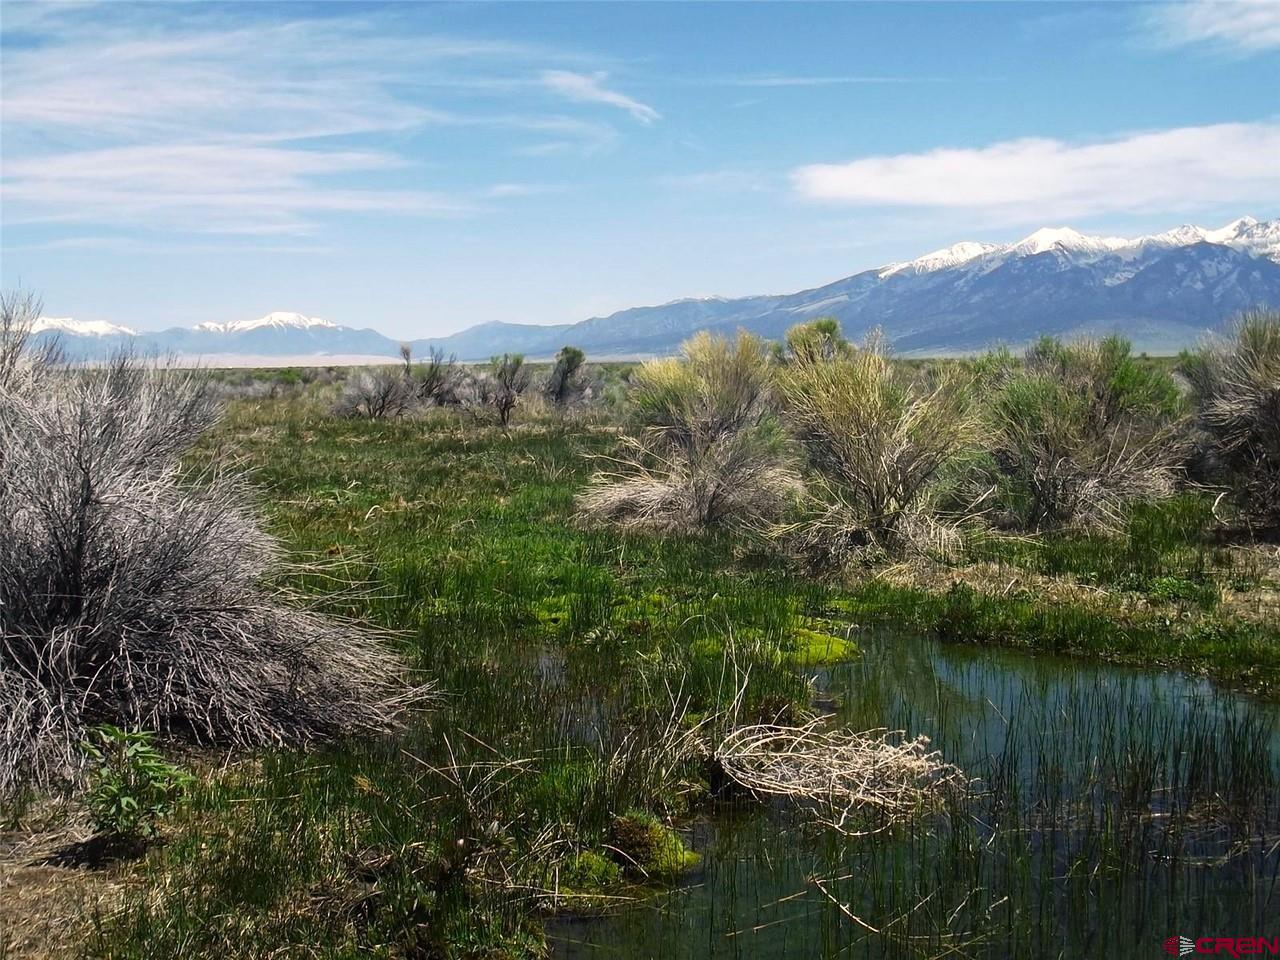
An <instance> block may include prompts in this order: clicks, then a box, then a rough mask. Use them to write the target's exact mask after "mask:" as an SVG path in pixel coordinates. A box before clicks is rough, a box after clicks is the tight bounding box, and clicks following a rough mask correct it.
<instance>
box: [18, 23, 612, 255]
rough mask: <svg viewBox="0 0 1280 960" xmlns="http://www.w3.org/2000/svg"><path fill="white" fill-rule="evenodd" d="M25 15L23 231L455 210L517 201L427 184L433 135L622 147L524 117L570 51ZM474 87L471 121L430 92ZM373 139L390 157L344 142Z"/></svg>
mask: <svg viewBox="0 0 1280 960" xmlns="http://www.w3.org/2000/svg"><path fill="white" fill-rule="evenodd" d="M21 6H22V7H23V10H22V11H20V12H19V14H18V15H17V16H15V17H12V18H11V17H9V16H8V8H7V7H6V36H8V34H9V33H13V32H16V33H17V34H20V35H21V39H22V42H20V43H14V44H12V45H11V46H7V47H6V49H5V54H4V58H3V61H0V69H2V71H3V77H2V79H3V86H4V110H3V114H2V115H0V126H2V129H3V138H4V146H5V150H4V157H3V164H2V166H0V174H3V186H2V187H0V198H2V199H3V203H4V216H5V219H6V220H7V221H9V222H12V223H20V222H35V221H39V222H55V223H68V224H71V223H77V224H97V225H101V226H104V227H111V228H118V227H138V226H142V227H148V228H152V229H156V230H160V231H164V232H168V233H174V232H187V233H209V232H229V233H239V234H245V233H248V234H254V233H269V234H277V233H280V234H283V233H299V234H302V233H312V232H314V231H315V229H316V218H317V216H318V215H321V214H327V213H335V212H346V213H360V212H378V213H383V212H385V213H395V214H403V215H419V216H436V215H442V214H443V215H457V214H461V213H465V212H470V211H476V210H483V209H489V208H490V206H491V205H480V204H477V203H476V202H475V201H476V200H477V199H479V198H481V197H483V198H484V199H488V200H500V199H502V198H503V197H513V196H515V194H514V193H505V194H504V193H502V192H498V193H490V194H488V195H485V194H484V193H483V191H484V188H483V187H482V186H478V185H477V186H474V187H471V188H469V189H468V188H463V187H455V188H454V189H455V190H456V191H457V192H456V194H455V195H453V196H449V195H445V194H443V193H441V192H438V191H434V190H432V189H429V186H430V185H429V184H424V183H423V181H424V179H425V177H426V176H427V175H428V174H433V175H434V174H435V173H436V168H435V167H433V166H431V165H430V164H429V163H427V162H424V159H423V158H421V157H420V156H419V155H418V154H417V153H415V150H416V151H419V152H420V151H421V150H422V144H423V142H424V140H425V136H424V134H423V131H424V130H426V129H427V128H430V129H431V132H432V135H433V136H434V135H435V133H436V131H439V138H443V137H445V136H449V137H465V136H467V135H468V131H471V130H484V129H489V130H500V131H504V132H505V134H506V136H507V137H508V139H509V141H510V143H509V147H508V149H510V150H512V151H514V152H521V151H528V152H543V153H567V154H580V155H590V154H593V153H598V152H602V151H604V150H607V149H609V148H610V147H612V146H613V144H614V143H615V140H616V136H617V131H616V130H615V129H614V128H613V127H612V126H610V125H609V124H607V123H602V122H598V121H593V120H588V119H579V118H576V117H571V116H563V115H560V114H558V113H557V114H550V115H548V114H545V113H540V112H538V111H537V110H536V109H533V110H531V109H528V107H529V102H530V95H531V94H534V95H536V96H541V91H542V90H543V89H544V86H543V83H542V81H541V79H540V73H539V71H540V69H541V67H542V66H543V65H545V64H548V63H552V62H558V63H565V62H568V63H570V64H576V63H577V62H578V61H576V60H575V58H574V57H573V56H572V55H563V54H560V53H557V52H555V51H550V50H546V49H544V48H541V47H538V46H535V45H526V44H520V43H509V42H505V41H489V40H472V39H465V38H456V37H449V36H440V35H434V34H424V33H422V32H421V31H418V30H411V29H405V30H397V29H394V27H395V26H396V19H397V17H398V14H397V13H396V12H394V11H391V10H388V11H382V12H380V13H379V14H378V15H377V17H373V16H356V15H351V16H333V17H330V16H324V17H315V18H311V19H307V18H298V19H285V20H273V19H270V18H265V17H264V18H261V19H256V20H255V22H254V23H253V25H252V26H251V27H250V26H246V25H245V22H244V18H243V17H241V16H239V15H238V13H237V12H236V11H234V10H232V9H231V8H224V7H218V6H216V5H214V6H211V7H201V6H194V5H192V6H184V5H177V6H163V7H150V6H145V5H144V6H142V7H137V6H134V5H128V4H99V5H94V4H80V5H75V4H58V5H43V6H41V8H40V9H39V10H31V9H27V8H28V7H35V6H37V5H21ZM10 20H12V21H13V22H12V23H11V22H10ZM459 88H461V89H464V90H465V91H466V93H465V101H464V103H465V106H463V107H459V108H458V109H449V108H448V107H452V106H454V104H446V105H445V106H441V105H439V104H437V103H434V102H427V103H423V102H422V100H421V99H420V98H421V97H422V96H423V94H424V92H426V91H429V90H436V91H437V93H438V95H440V96H446V95H449V94H451V93H453V94H454V95H455V97H456V92H455V91H456V90H457V89H459ZM566 112H567V111H566ZM445 130H448V131H451V132H449V133H445V132H444V131H445ZM370 135H380V136H379V139H378V142H379V144H380V146H379V149H362V150H352V149H351V148H350V147H349V144H350V142H352V141H351V138H356V137H359V138H362V141H361V142H367V140H368V137H369V136H370ZM336 138H347V139H346V140H344V141H340V140H338V139H336ZM453 179H454V181H455V182H456V181H457V178H456V177H455V178H453Z"/></svg>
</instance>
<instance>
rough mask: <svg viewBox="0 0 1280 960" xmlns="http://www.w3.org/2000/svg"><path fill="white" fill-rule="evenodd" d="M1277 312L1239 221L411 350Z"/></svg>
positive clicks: (89, 328) (668, 349) (67, 323)
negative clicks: (800, 326) (803, 326)
mask: <svg viewBox="0 0 1280 960" xmlns="http://www.w3.org/2000/svg"><path fill="white" fill-rule="evenodd" d="M1258 306H1262V307H1270V308H1280V219H1276V220H1270V221H1262V222H1259V221H1257V220H1255V219H1253V218H1252V217H1241V218H1239V219H1238V220H1233V221H1232V222H1231V223H1228V224H1226V225H1225V226H1222V227H1218V228H1216V229H1209V228H1205V227H1198V226H1191V225H1184V226H1180V227H1175V228H1174V229H1172V230H1167V231H1165V232H1163V233H1156V234H1151V235H1147V236H1140V237H1134V238H1131V239H1125V238H1121V237H1109V236H1091V235H1088V234H1084V233H1080V232H1079V231H1077V230H1074V229H1071V228H1070V227H1045V228H1042V229H1040V230H1037V231H1035V232H1034V233H1032V234H1030V235H1029V236H1027V237H1024V238H1023V239H1021V240H1018V241H1016V242H1013V243H1003V244H1001V243H982V242H976V241H964V242H961V243H957V244H953V245H952V246H949V247H945V248H943V249H941V250H935V251H934V252H932V253H928V254H925V255H924V256H922V257H918V258H916V259H914V260H908V261H904V262H900V263H893V264H888V265H886V266H883V267H879V268H875V269H870V270H864V271H862V272H860V273H856V274H853V275H852V276H848V277H844V278H843V279H840V280H836V281H834V282H832V283H828V284H825V285H823V286H819V287H815V288H812V289H809V290H802V291H799V292H798V293H791V294H772V295H761V296H751V297H739V298H725V297H699V298H685V299H682V300H676V301H672V302H670V303H664V304H660V305H658V306H643V307H631V308H628V309H626V310H619V311H617V312H616V313H612V314H609V315H608V316H604V317H592V318H590V319H588V320H583V321H581V322H580V323H572V324H570V323H566V324H557V325H554V326H537V325H531V324H518V323H506V322H489V323H484V324H480V325H478V326H474V327H470V328H468V329H466V330H463V331H461V332H459V333H456V334H452V335H450V336H448V337H439V338H433V339H430V340H416V341H413V343H412V347H413V351H414V354H415V355H419V356H420V355H423V354H425V353H426V352H427V350H428V349H432V348H434V349H439V350H442V351H444V353H445V354H446V355H449V354H456V355H457V357H458V358H459V359H461V360H482V359H484V358H486V357H489V356H492V355H494V354H500V353H504V352H509V351H515V352H520V353H524V354H526V355H527V356H529V357H530V358H546V357H550V356H552V355H554V353H555V352H556V350H558V349H559V348H560V347H562V346H564V345H566V344H573V345H574V346H577V347H581V348H582V349H583V350H585V351H587V353H588V354H592V355H595V356H601V357H603V356H612V357H626V356H645V355H660V354H668V353H672V352H674V351H676V350H677V349H678V348H679V345H680V343H681V342H682V341H683V340H685V339H686V338H687V337H688V336H690V335H691V334H693V333H695V332H697V331H699V330H712V331H715V332H720V333H725V334H730V335H731V334H732V333H733V332H734V331H735V330H738V329H746V330H750V331H752V332H754V333H758V334H761V335H762V336H766V337H775V338H776V337H780V336H782V335H783V334H784V333H785V331H786V329H787V328H788V327H790V326H791V325H792V324H794V323H798V322H803V321H805V320H808V319H811V318H814V317H820V316H833V317H835V318H836V319H837V320H839V321H840V323H841V324H842V326H843V327H844V330H845V333H846V334H847V335H848V336H850V337H851V338H855V339H856V338H858V337H861V336H862V335H863V334H865V333H866V331H868V330H870V329H872V328H874V327H880V328H882V329H883V331H884V333H885V335H886V336H887V337H888V338H889V339H890V341H891V342H892V343H893V344H894V346H895V348H896V349H898V350H902V351H904V352H914V353H921V354H927V353H947V352H953V351H960V350H973V349H979V348H982V347H984V346H986V345H988V344H991V343H993V342H1005V343H1010V344H1017V343H1023V342H1026V341H1028V340H1030V339H1033V338H1034V337H1036V336H1039V335H1041V334H1053V335H1059V336H1071V335H1073V334H1075V333H1080V332H1096V331H1100V330H1115V331H1119V332H1120V333H1123V334H1125V335H1127V336H1130V337H1131V338H1132V339H1133V340H1134V341H1135V343H1136V344H1137V345H1138V347H1139V349H1151V350H1167V349H1177V348H1179V347H1182V346H1186V345H1188V344H1190V343H1192V342H1194V341H1195V340H1196V339H1197V338H1198V337H1199V336H1200V335H1201V334H1202V333H1203V332H1204V331H1205V330H1206V329H1209V328H1215V327H1219V326H1220V325H1221V324H1222V323H1223V322H1224V321H1226V320H1227V319H1228V318H1229V317H1231V316H1233V315H1234V314H1235V313H1238V312H1239V311H1241V310H1244V309H1248V308H1251V307H1258ZM37 330H39V331H47V332H48V333H49V334H50V335H56V336H58V337H59V338H60V339H61V340H62V341H63V344H64V347H65V348H67V349H69V350H70V351H71V352H72V353H77V355H79V356H83V357H86V358H89V357H101V356H107V355H109V353H110V351H111V349H112V348H113V346H118V344H119V339H116V338H117V337H123V336H128V337H133V338H134V339H132V340H131V341H130V343H131V345H132V346H133V347H135V348H136V349H138V350H139V351H140V352H143V353H148V354H156V355H165V354H172V355H180V356H192V357H200V356H216V357H235V356H253V357H284V356H288V357H315V358H317V360H318V361H319V358H323V357H330V358H331V357H335V356H355V355H359V356H365V357H369V356H379V357H395V356H397V355H398V350H399V341H398V340H393V339H391V338H389V337H386V336H383V335H382V334H380V333H378V332H377V331H375V330H370V329H356V328H353V327H348V326H342V325H339V324H336V323H332V322H330V321H328V320H321V319H318V318H316V317H308V316H306V315H304V314H301V313H289V312H285V311H277V312H274V313H269V314H267V315H266V316H264V317H259V318H258V319H256V320H233V321H230V322H226V323H202V324H200V325H198V326H196V327H194V328H180V327H174V328H171V329H169V330H164V331H160V332H156V333H140V334H136V335H135V333H134V331H132V330H130V329H128V328H127V327H121V326H116V325H114V324H109V323H105V322H103V321H88V322H85V321H76V320H71V319H69V318H47V317H42V318H41V320H40V321H39V323H38V324H37Z"/></svg>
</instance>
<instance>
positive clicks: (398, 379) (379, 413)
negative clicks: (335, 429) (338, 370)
mask: <svg viewBox="0 0 1280 960" xmlns="http://www.w3.org/2000/svg"><path fill="white" fill-rule="evenodd" d="M416 392H417V391H416V390H415V387H414V384H413V382H412V381H410V379H409V378H408V377H407V376H406V375H405V372H404V369H403V368H398V367H391V366H387V367H375V368H373V369H371V370H359V371H357V372H355V373H354V374H353V375H352V376H350V377H349V378H348V379H347V382H346V385H345V386H344V387H343V388H342V395H341V396H340V397H339V398H338V402H337V404H336V406H335V407H334V411H333V412H334V413H335V414H336V415H337V416H339V417H358V418H363V419H366V420H389V419H392V418H394V417H402V416H404V415H405V414H406V413H407V412H408V411H409V409H410V408H411V407H412V406H413V404H414V401H415V399H416V396H415V395H416Z"/></svg>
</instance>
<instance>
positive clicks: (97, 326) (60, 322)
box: [31, 317, 137, 337]
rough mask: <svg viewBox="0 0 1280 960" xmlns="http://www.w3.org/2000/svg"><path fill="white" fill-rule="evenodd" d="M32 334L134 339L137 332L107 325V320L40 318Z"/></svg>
mask: <svg viewBox="0 0 1280 960" xmlns="http://www.w3.org/2000/svg"><path fill="white" fill-rule="evenodd" d="M31 333H32V334H33V335H34V334H39V333H55V334H67V335H69V336H73V337H132V336H136V334H137V331H136V330H131V329H129V328H128V327H121V326H117V325H116V324H114V323H107V321H105V320H76V319H74V318H72V317H40V318H38V319H37V320H36V322H35V323H33V324H32V325H31Z"/></svg>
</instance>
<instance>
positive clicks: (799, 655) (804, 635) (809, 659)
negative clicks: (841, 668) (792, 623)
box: [784, 627, 860, 667]
mask: <svg viewBox="0 0 1280 960" xmlns="http://www.w3.org/2000/svg"><path fill="white" fill-rule="evenodd" d="M859 653H860V651H859V650H858V645H857V644H856V643H854V642H853V641H852V640H846V639H844V638H843V637H836V636H832V635H831V634H829V633H820V632H819V631H817V630H810V629H809V628H808V627H796V628H795V629H794V630H792V631H791V636H790V638H789V642H788V646H787V649H786V651H785V652H784V655H785V656H786V658H787V660H788V661H789V662H791V663H794V664H796V666H801V667H820V666H829V665H830V664H833V663H843V662H844V661H846V660H852V659H854V658H855V657H857V656H859Z"/></svg>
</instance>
